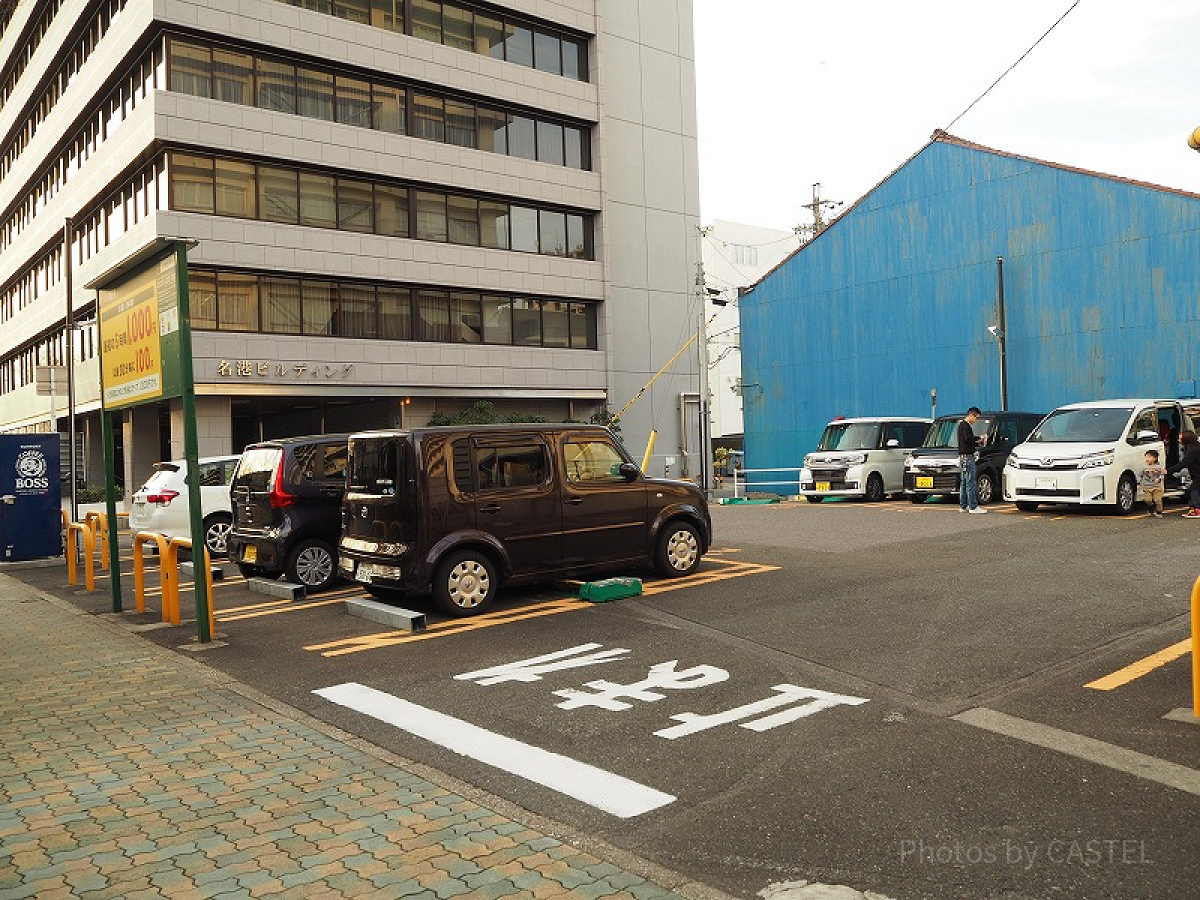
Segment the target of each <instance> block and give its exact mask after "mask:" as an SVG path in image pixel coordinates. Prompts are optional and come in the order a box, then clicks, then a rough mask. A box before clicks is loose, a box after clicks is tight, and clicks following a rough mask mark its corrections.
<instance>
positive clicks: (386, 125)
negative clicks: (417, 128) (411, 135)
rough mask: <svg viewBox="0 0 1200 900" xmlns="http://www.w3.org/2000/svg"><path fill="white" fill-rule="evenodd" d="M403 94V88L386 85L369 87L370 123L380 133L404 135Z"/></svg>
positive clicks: (405, 130)
mask: <svg viewBox="0 0 1200 900" xmlns="http://www.w3.org/2000/svg"><path fill="white" fill-rule="evenodd" d="M404 100H405V92H404V89H403V88H399V87H395V86H393V85H387V84H373V85H371V105H372V107H373V110H372V112H373V115H372V122H373V123H374V125H375V127H376V128H377V129H379V130H380V131H386V132H388V133H389V134H404V133H406V132H407V130H408V129H407V126H406V123H405V121H404V109H405V103H404Z"/></svg>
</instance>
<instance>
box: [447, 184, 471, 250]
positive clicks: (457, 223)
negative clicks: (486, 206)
mask: <svg viewBox="0 0 1200 900" xmlns="http://www.w3.org/2000/svg"><path fill="white" fill-rule="evenodd" d="M446 206H447V210H448V217H447V218H448V228H447V233H448V237H449V240H450V243H452V244H468V245H470V246H472V247H477V246H479V201H478V200H476V199H475V198H474V197H459V196H456V195H453V194H452V195H450V196H449V197H448V198H447V202H446Z"/></svg>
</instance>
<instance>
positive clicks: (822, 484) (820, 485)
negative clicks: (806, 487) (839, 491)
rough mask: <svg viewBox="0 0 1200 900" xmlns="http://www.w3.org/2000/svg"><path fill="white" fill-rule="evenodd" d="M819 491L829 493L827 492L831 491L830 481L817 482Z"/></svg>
mask: <svg viewBox="0 0 1200 900" xmlns="http://www.w3.org/2000/svg"><path fill="white" fill-rule="evenodd" d="M817 490H818V491H827V490H829V482H828V481H818V482H817Z"/></svg>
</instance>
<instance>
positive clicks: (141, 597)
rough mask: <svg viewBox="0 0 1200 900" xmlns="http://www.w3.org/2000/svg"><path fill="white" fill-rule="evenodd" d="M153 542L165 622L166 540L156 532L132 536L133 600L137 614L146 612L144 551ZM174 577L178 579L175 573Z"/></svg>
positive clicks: (143, 532) (139, 533)
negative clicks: (156, 553) (155, 546)
mask: <svg viewBox="0 0 1200 900" xmlns="http://www.w3.org/2000/svg"><path fill="white" fill-rule="evenodd" d="M151 541H153V542H154V543H155V544H156V545H157V546H158V560H159V572H160V575H159V577H160V579H161V581H162V595H163V621H164V622H165V621H166V620H167V611H166V595H167V567H166V565H165V561H166V558H167V539H166V538H165V537H164V536H163V535H161V534H159V533H158V532H156V531H139V532H138V533H137V534H135V535H134V536H133V598H134V603H135V604H136V606H135V608H136V609H137V611H138V612H140V613H142V612H145V611H146V551H145V549H144V547H145V545H146V544H148V543H150V542H151ZM175 577H178V573H176V575H175Z"/></svg>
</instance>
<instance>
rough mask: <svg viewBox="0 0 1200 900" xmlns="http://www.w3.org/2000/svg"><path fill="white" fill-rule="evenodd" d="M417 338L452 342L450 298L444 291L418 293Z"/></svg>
mask: <svg viewBox="0 0 1200 900" xmlns="http://www.w3.org/2000/svg"><path fill="white" fill-rule="evenodd" d="M417 321H418V323H419V326H420V327H419V330H418V333H417V337H418V338H419V339H420V340H423V341H443V342H445V341H451V340H453V338H452V337H451V334H450V296H449V295H448V294H446V293H444V292H442V291H417Z"/></svg>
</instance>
